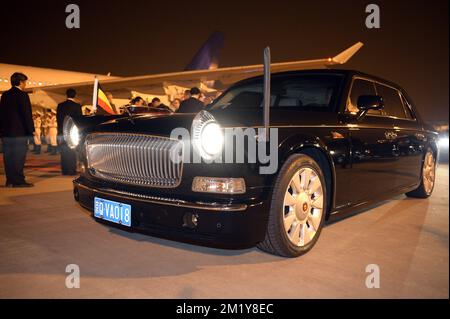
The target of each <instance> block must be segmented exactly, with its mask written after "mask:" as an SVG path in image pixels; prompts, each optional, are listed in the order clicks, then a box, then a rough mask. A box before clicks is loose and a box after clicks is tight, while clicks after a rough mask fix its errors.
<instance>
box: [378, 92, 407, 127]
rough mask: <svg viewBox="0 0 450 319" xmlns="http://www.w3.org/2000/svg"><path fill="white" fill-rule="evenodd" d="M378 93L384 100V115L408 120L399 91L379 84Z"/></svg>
mask: <svg viewBox="0 0 450 319" xmlns="http://www.w3.org/2000/svg"><path fill="white" fill-rule="evenodd" d="M377 92H378V95H379V96H381V97H382V98H383V100H384V109H383V115H386V116H395V117H398V118H402V119H403V118H406V114H405V110H404V108H403V103H402V100H401V99H400V95H399V92H398V90H396V89H394V88H391V87H388V86H386V85H383V84H377Z"/></svg>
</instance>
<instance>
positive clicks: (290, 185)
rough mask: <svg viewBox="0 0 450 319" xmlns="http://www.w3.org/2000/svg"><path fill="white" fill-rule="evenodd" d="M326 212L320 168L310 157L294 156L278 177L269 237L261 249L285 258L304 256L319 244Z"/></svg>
mask: <svg viewBox="0 0 450 319" xmlns="http://www.w3.org/2000/svg"><path fill="white" fill-rule="evenodd" d="M297 176H298V179H297ZM288 193H289V194H288ZM289 195H290V196H289ZM326 212H327V190H326V183H325V178H324V174H323V172H322V169H321V167H320V166H319V164H318V163H317V162H316V161H315V160H314V159H313V158H311V157H310V156H307V155H304V154H296V155H292V156H291V157H289V158H288V160H287V161H286V163H285V164H284V165H283V167H282V168H281V170H280V173H279V174H278V177H277V178H276V181H275V185H274V189H273V192H272V199H271V204H270V212H269V218H268V223H267V230H266V235H265V238H264V240H263V241H262V242H261V243H259V244H258V248H260V249H261V250H263V251H266V252H269V253H271V254H276V255H280V256H283V257H298V256H300V255H303V254H305V253H306V252H308V251H309V250H311V248H312V247H313V246H314V245H315V243H316V242H317V239H318V238H319V235H320V232H321V230H322V227H323V224H324V221H325V215H326ZM289 225H291V226H289ZM299 227H300V228H299ZM297 234H298V236H299V237H298V240H297ZM302 238H303V239H302Z"/></svg>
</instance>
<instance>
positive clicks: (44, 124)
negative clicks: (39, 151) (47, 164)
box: [42, 109, 52, 153]
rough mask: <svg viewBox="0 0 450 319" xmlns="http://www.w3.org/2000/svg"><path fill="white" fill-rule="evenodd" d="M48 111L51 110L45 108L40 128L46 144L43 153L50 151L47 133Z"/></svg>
mask: <svg viewBox="0 0 450 319" xmlns="http://www.w3.org/2000/svg"><path fill="white" fill-rule="evenodd" d="M50 113H51V110H50V109H47V110H46V111H45V114H44V118H43V121H42V129H43V131H44V141H45V144H47V150H46V151H45V153H50V152H51V151H52V147H51V145H50V134H49V129H48V128H49V124H50Z"/></svg>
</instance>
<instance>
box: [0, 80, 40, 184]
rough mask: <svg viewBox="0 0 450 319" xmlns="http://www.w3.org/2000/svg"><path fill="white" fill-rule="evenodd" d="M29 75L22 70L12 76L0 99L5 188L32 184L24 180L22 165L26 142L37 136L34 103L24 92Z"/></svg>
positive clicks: (24, 158) (26, 147) (25, 155)
mask: <svg viewBox="0 0 450 319" xmlns="http://www.w3.org/2000/svg"><path fill="white" fill-rule="evenodd" d="M27 80H28V77H27V76H26V75H25V74H23V73H18V72H16V73H14V74H13V75H11V85H12V87H11V89H9V90H8V91H6V92H5V93H3V94H2V97H1V99H0V114H1V115H2V116H0V132H1V135H2V144H3V161H4V165H5V173H6V187H32V186H34V185H33V184H32V183H27V182H26V181H25V175H24V173H23V168H24V166H25V160H26V157H27V150H28V145H27V141H28V139H29V138H30V137H32V136H33V135H34V124H33V116H32V111H31V102H30V97H29V96H28V93H27V92H25V91H24V90H25V87H26V84H27Z"/></svg>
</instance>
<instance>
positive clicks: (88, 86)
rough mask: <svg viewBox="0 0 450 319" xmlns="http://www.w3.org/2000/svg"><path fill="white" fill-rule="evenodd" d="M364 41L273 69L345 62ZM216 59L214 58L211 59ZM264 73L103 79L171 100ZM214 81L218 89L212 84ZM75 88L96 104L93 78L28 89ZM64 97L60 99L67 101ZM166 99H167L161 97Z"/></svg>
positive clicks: (245, 70) (117, 92)
mask: <svg viewBox="0 0 450 319" xmlns="http://www.w3.org/2000/svg"><path fill="white" fill-rule="evenodd" d="M362 46H363V43H361V42H357V43H356V44H354V45H352V46H351V47H349V48H348V49H346V50H344V51H342V52H340V53H339V54H337V55H335V56H334V57H329V58H322V59H314V60H299V61H292V62H280V63H272V64H271V65H270V68H271V72H283V71H291V70H301V69H302V70H306V69H321V68H327V67H331V66H335V65H342V64H345V63H346V62H347V61H348V60H349V59H350V58H351V57H352V56H353V55H354V54H355V53H356V52H358V51H359V49H360V48H361V47H362ZM210 61H212V60H210ZM261 74H263V64H255V65H247V66H235V67H224V68H214V67H213V68H208V69H206V70H185V71H181V72H171V73H162V74H153V75H142V76H131V77H122V78H109V79H103V80H100V82H101V85H102V88H103V89H104V90H107V91H109V92H112V93H113V95H114V96H115V97H123V96H127V97H129V94H130V92H139V93H140V94H149V95H152V96H161V97H163V98H164V99H166V100H170V98H171V96H174V95H176V94H179V93H180V92H179V90H180V88H182V89H184V88H189V87H192V86H198V87H200V88H201V89H203V90H205V91H208V90H209V91H215V89H216V88H219V89H221V90H223V89H224V88H226V87H227V86H229V85H231V84H232V83H235V82H237V81H239V80H242V79H245V78H249V77H253V76H256V75H261ZM209 83H214V86H215V88H211V87H210V86H208V84H209ZM69 87H72V88H74V89H76V90H77V96H78V98H79V99H80V100H82V104H92V91H93V78H91V80H89V81H85V82H80V83H72V84H60V85H53V86H46V87H41V88H38V89H35V88H30V89H28V90H29V91H30V92H32V93H33V94H41V93H43V94H47V95H53V94H58V95H60V96H62V97H63V96H64V92H65V90H66V89H67V88H69ZM63 100H64V98H62V99H60V101H63ZM161 100H162V101H163V102H164V100H163V99H161Z"/></svg>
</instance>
